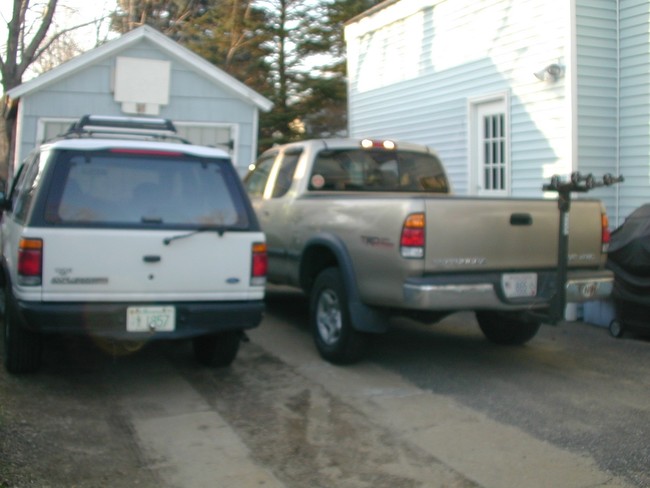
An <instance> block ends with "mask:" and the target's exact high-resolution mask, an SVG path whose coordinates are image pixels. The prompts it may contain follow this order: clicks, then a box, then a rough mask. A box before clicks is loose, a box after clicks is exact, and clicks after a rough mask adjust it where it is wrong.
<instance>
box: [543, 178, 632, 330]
mask: <svg viewBox="0 0 650 488" xmlns="http://www.w3.org/2000/svg"><path fill="white" fill-rule="evenodd" d="M623 181H625V180H624V178H623V176H622V175H620V176H612V175H611V174H609V173H607V174H605V175H604V176H603V178H602V179H601V180H597V179H595V178H594V177H593V175H592V174H588V175H585V176H583V175H581V174H580V173H578V172H575V173H571V177H570V179H569V181H563V180H561V179H560V177H559V176H557V175H555V176H553V177H552V178H551V182H550V183H547V184H544V185H543V186H542V190H543V191H545V192H557V194H558V198H557V207H558V210H559V211H560V228H559V232H558V246H557V248H558V259H557V273H556V278H555V294H554V295H553V298H552V299H551V304H550V307H549V309H548V312H547V313H541V314H535V315H536V316H537V317H538V318H540V319H541V320H542V321H543V322H544V323H547V324H557V323H558V322H560V321H561V320H563V319H564V309H565V308H566V281H567V274H568V267H569V213H570V211H571V193H574V192H575V193H587V192H588V191H590V190H593V189H594V188H599V187H603V186H611V185H613V184H615V183H621V182H623Z"/></svg>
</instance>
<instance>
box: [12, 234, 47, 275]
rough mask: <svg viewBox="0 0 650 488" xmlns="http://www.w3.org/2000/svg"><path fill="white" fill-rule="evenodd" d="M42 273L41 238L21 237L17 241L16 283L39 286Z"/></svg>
mask: <svg viewBox="0 0 650 488" xmlns="http://www.w3.org/2000/svg"><path fill="white" fill-rule="evenodd" d="M42 274H43V240H42V239H28V238H22V239H20V242H19V243H18V283H19V284H21V285H28V286H39V285H40V284H41V276H42Z"/></svg>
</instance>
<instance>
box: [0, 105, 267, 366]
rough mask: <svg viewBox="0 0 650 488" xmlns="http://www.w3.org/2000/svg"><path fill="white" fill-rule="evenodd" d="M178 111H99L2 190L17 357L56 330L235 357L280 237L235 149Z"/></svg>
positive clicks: (217, 359)
mask: <svg viewBox="0 0 650 488" xmlns="http://www.w3.org/2000/svg"><path fill="white" fill-rule="evenodd" d="M174 137H175V136H174V128H173V124H171V122H169V121H166V120H164V119H148V118H146V119H145V118H116V117H112V118H108V117H92V116H86V117H84V118H82V120H81V121H79V122H78V123H76V124H74V125H73V126H72V127H71V130H70V131H69V132H68V133H67V134H66V135H64V136H62V137H60V138H58V139H56V140H54V141H52V142H48V143H45V144H43V145H41V146H40V147H38V148H37V149H36V150H35V151H34V152H32V153H31V154H30V156H29V157H28V158H27V159H26V160H25V162H24V164H23V165H22V166H21V167H20V168H19V169H18V170H17V172H16V175H15V178H14V179H13V182H12V184H11V186H10V190H9V194H8V195H7V197H6V198H2V199H1V203H2V208H3V219H2V231H1V238H2V256H1V258H2V262H1V265H2V271H3V273H2V274H1V279H2V283H1V284H2V286H3V288H4V295H5V314H4V343H5V350H4V351H5V357H4V360H5V366H6V368H7V370H8V371H10V372H12V373H24V372H31V371H35V370H37V369H38V368H39V367H40V364H41V350H42V335H43V334H50V333H65V334H73V333H83V334H89V335H90V336H93V337H98V338H103V339H106V338H108V339H110V340H128V341H147V340H152V339H179V338H191V339H192V340H193V346H194V353H195V357H196V359H197V360H198V361H199V362H200V363H202V364H211V365H228V364H230V363H231V362H232V361H233V360H234V358H235V357H236V355H237V351H238V348H239V343H240V339H241V337H242V331H243V330H245V329H249V328H253V327H256V326H257V325H259V323H260V321H261V319H262V313H263V309H264V304H263V299H264V285H265V281H266V266H267V256H266V244H265V239H264V235H263V233H262V232H261V230H260V226H259V224H258V222H257V219H256V217H255V214H254V212H253V210H252V207H251V205H250V202H249V200H248V197H247V196H246V193H245V191H244V189H243V186H242V184H241V182H240V179H239V177H238V175H237V172H236V171H235V169H234V167H233V165H232V162H231V160H230V158H229V156H228V154H227V153H226V152H225V151H222V150H220V149H216V148H208V147H202V146H195V145H191V144H188V143H184V142H183V141H177V140H173V139H174Z"/></svg>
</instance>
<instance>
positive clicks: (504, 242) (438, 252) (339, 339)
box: [245, 139, 612, 364]
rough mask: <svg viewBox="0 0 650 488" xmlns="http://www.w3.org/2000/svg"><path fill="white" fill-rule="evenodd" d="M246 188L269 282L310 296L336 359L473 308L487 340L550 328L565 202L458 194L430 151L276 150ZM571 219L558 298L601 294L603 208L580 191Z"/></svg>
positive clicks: (295, 146) (313, 146)
mask: <svg viewBox="0 0 650 488" xmlns="http://www.w3.org/2000/svg"><path fill="white" fill-rule="evenodd" d="M245 186H246V188H247V190H248V192H249V195H250V196H251V199H252V202H253V206H254V208H255V210H256V212H257V215H258V218H259V220H260V224H261V226H262V230H263V231H264V232H265V233H266V237H267V245H268V255H269V270H268V280H269V282H271V283H276V284H285V285H291V286H295V287H299V288H301V289H302V290H303V291H304V292H305V293H306V294H307V295H308V296H309V298H310V323H311V328H312V330H313V333H314V341H315V344H316V347H317V348H318V351H319V352H320V354H321V356H322V357H323V358H325V359H326V360H328V361H330V362H333V363H338V364H343V363H350V362H354V361H356V360H358V359H360V358H361V357H362V355H363V352H364V350H365V349H366V347H367V342H368V336H369V335H370V334H372V333H380V332H384V331H386V329H387V327H388V325H389V319H390V317H392V316H395V315H402V316H408V317H411V318H414V319H416V320H419V321H421V322H426V323H432V322H435V321H437V320H439V319H441V318H443V317H445V316H446V315H448V314H450V313H454V312H457V311H474V312H475V313H476V317H477V321H478V323H479V326H480V328H481V330H482V331H483V333H484V334H485V336H486V337H487V338H488V339H489V340H491V341H493V342H496V343H500V344H522V343H524V342H526V341H528V340H530V339H531V338H532V337H533V336H534V335H535V334H536V333H537V331H538V329H539V327H540V324H541V323H542V322H547V321H546V320H544V317H545V312H546V311H548V309H549V307H550V304H551V302H552V300H553V297H554V296H555V295H556V294H557V291H558V288H560V289H561V288H562V287H559V286H558V285H557V280H556V276H557V269H558V248H559V247H560V245H559V244H558V234H559V227H560V226H559V219H560V217H559V211H558V205H557V202H556V201H555V200H553V199H519V198H479V197H476V198H474V197H462V196H452V194H451V190H450V185H449V181H448V179H447V176H446V174H445V171H444V168H443V166H442V164H441V162H440V160H439V159H438V158H437V157H436V155H435V154H434V153H433V152H432V151H430V150H429V149H428V148H426V147H424V146H418V145H413V144H406V143H394V142H391V141H371V140H363V141H361V140H351V139H336V140H334V139H332V140H311V141H302V142H296V143H292V144H287V145H284V146H278V147H274V148H272V149H270V150H268V151H266V152H265V153H264V154H262V155H261V156H260V158H259V159H258V160H257V161H256V162H255V163H254V164H252V165H251V168H250V172H249V174H248V175H247V176H246V179H245ZM570 215H571V218H570V220H569V222H570V225H569V226H568V231H569V243H568V267H567V268H568V270H567V279H566V282H565V284H566V288H565V290H564V292H565V295H563V297H564V298H565V300H566V301H568V302H583V301H586V300H594V299H599V298H602V297H605V296H607V295H609V294H610V292H611V289H612V275H611V273H610V272H609V271H607V270H605V269H604V265H605V259H606V254H605V253H606V250H607V245H608V242H609V231H608V229H607V217H606V215H605V212H604V209H603V206H602V204H601V203H600V201H597V200H588V199H580V200H577V201H575V202H573V205H572V206H571V214H570ZM562 303H564V302H562Z"/></svg>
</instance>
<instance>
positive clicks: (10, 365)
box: [4, 288, 43, 374]
mask: <svg viewBox="0 0 650 488" xmlns="http://www.w3.org/2000/svg"><path fill="white" fill-rule="evenodd" d="M4 295H5V297H4V298H5V313H4V352H5V367H6V369H7V371H9V372H10V373H12V374H22V373H34V372H36V371H38V369H39V368H40V367H41V358H42V353H43V346H42V338H41V335H40V334H39V333H38V332H34V331H32V330H29V329H27V328H26V327H25V326H23V324H21V323H20V318H19V317H18V314H17V312H16V307H15V304H14V298H13V295H12V293H11V291H10V289H9V288H6V289H5V292H4Z"/></svg>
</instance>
